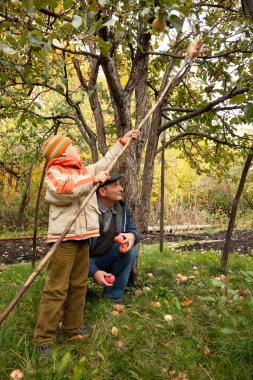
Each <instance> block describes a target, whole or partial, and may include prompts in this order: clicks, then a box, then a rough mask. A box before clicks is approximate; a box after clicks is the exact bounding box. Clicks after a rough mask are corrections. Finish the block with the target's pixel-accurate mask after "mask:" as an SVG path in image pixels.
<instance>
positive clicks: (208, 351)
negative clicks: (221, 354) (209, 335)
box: [203, 346, 210, 355]
mask: <svg viewBox="0 0 253 380" xmlns="http://www.w3.org/2000/svg"><path fill="white" fill-rule="evenodd" d="M203 353H204V355H209V354H210V350H209V348H208V347H207V346H204V348H203Z"/></svg>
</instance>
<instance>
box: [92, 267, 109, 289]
mask: <svg viewBox="0 0 253 380" xmlns="http://www.w3.org/2000/svg"><path fill="white" fill-rule="evenodd" d="M106 276H111V273H107V272H104V271H103V270H98V271H96V272H95V273H94V275H93V280H94V281H95V282H96V283H97V284H98V285H102V286H113V284H108V282H106V279H105V277H106Z"/></svg>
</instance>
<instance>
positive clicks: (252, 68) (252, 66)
mask: <svg viewBox="0 0 253 380" xmlns="http://www.w3.org/2000/svg"><path fill="white" fill-rule="evenodd" d="M249 69H250V72H251V74H253V61H251V62H250V64H249Z"/></svg>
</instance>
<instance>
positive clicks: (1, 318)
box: [0, 58, 192, 325]
mask: <svg viewBox="0 0 253 380" xmlns="http://www.w3.org/2000/svg"><path fill="white" fill-rule="evenodd" d="M191 63H192V61H191V59H189V58H188V59H186V60H185V62H184V63H183V65H182V66H181V68H180V69H179V71H178V72H177V74H176V75H175V76H174V77H173V78H172V79H171V80H170V81H169V82H168V83H167V85H166V86H165V88H164V90H163V91H162V92H161V94H160V96H159V98H158V100H157V101H156V103H155V104H154V106H153V107H152V108H151V110H150V111H149V112H148V113H147V115H146V116H145V117H144V119H143V120H142V121H141V122H140V124H139V125H138V127H137V129H138V130H141V128H142V127H143V125H144V124H145V122H146V121H147V120H148V119H149V117H150V116H151V115H152V113H153V112H154V111H155V110H156V108H157V107H158V106H159V105H160V104H161V102H162V101H163V99H164V97H165V95H166V94H167V92H168V90H169V88H170V87H171V85H172V84H173V82H174V81H175V80H176V79H177V78H178V77H179V75H180V74H181V73H182V72H183V70H184V69H186V68H187V67H188V66H190V65H191ZM131 140H132V138H130V139H129V140H128V142H127V144H126V145H125V146H124V147H123V149H122V150H121V152H120V153H119V155H118V156H117V157H115V158H114V160H113V161H112V162H111V164H110V165H109V168H108V170H109V171H110V170H111V169H112V168H113V167H114V165H115V164H116V163H117V161H118V160H119V158H120V157H121V156H122V154H123V153H124V152H125V151H126V149H127V148H128V146H129V144H130V142H131ZM98 187H99V183H98V184H96V185H95V186H94V187H93V189H92V190H91V192H90V193H89V194H88V195H87V197H86V198H85V199H84V200H83V203H82V204H81V206H80V207H79V209H78V210H77V213H76V215H74V216H73V217H72V218H71V220H70V221H69V223H68V224H67V226H66V228H65V229H64V231H63V232H62V234H61V235H60V236H59V238H58V240H57V241H56V242H55V243H54V245H53V246H52V247H51V249H50V250H49V251H48V253H47V254H46V256H45V257H44V258H43V259H42V260H41V262H40V263H39V265H38V266H37V267H36V268H35V270H34V271H33V273H32V274H31V275H30V276H29V277H28V279H27V280H26V282H25V283H24V284H23V286H22V287H21V288H20V290H19V291H18V292H17V294H16V295H15V297H14V298H13V300H12V301H11V303H10V304H9V305H8V306H7V308H6V309H5V310H4V311H3V313H2V314H1V315H0V325H2V323H3V321H4V320H5V319H6V318H7V316H8V315H9V314H10V312H11V310H12V309H13V308H14V306H15V305H16V304H17V303H18V301H19V300H20V298H21V297H22V296H23V294H24V293H25V292H26V291H27V289H28V288H29V286H30V285H31V284H32V282H33V281H34V279H35V278H36V277H37V276H38V274H39V273H40V272H41V270H42V269H43V267H44V266H45V265H46V263H47V262H48V261H49V260H50V258H51V257H52V255H53V254H54V252H55V251H56V249H57V248H58V247H59V245H60V244H61V242H62V241H63V239H64V237H65V236H66V234H67V233H68V232H69V230H70V228H71V226H72V224H73V223H74V222H75V220H76V218H77V217H78V215H80V213H81V212H82V211H83V209H84V208H85V206H86V205H87V203H88V202H89V200H90V199H91V197H92V196H93V194H95V192H96V191H97V189H98Z"/></svg>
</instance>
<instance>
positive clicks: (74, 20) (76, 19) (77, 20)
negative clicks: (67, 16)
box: [71, 15, 83, 29]
mask: <svg viewBox="0 0 253 380" xmlns="http://www.w3.org/2000/svg"><path fill="white" fill-rule="evenodd" d="M82 23H83V19H82V17H80V16H78V15H74V16H73V18H72V21H71V24H72V25H73V27H74V28H76V29H77V28H79V26H81V25H82Z"/></svg>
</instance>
